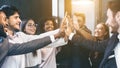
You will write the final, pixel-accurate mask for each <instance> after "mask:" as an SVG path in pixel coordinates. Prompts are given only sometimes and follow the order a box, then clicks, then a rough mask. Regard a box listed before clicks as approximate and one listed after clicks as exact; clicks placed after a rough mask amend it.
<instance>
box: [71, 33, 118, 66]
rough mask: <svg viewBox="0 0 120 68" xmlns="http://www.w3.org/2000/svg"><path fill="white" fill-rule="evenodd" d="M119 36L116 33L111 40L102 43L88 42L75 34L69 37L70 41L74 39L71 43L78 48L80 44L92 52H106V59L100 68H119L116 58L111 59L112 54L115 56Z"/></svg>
mask: <svg viewBox="0 0 120 68" xmlns="http://www.w3.org/2000/svg"><path fill="white" fill-rule="evenodd" d="M117 36H118V33H115V34H113V36H112V37H111V38H110V39H107V40H104V41H100V42H97V41H92V40H86V39H85V38H83V37H82V36H78V35H74V34H72V35H71V36H70V37H69V39H70V40H71V39H72V40H71V42H72V43H74V44H75V45H76V46H79V45H78V44H83V47H86V48H88V49H90V50H96V51H100V52H104V58H103V59H102V62H101V64H100V66H99V68H117V65H116V61H115V57H114V56H112V57H111V54H113V52H114V49H115V47H116V45H117V44H118V42H119V40H118V38H117ZM87 44H89V45H87Z"/></svg>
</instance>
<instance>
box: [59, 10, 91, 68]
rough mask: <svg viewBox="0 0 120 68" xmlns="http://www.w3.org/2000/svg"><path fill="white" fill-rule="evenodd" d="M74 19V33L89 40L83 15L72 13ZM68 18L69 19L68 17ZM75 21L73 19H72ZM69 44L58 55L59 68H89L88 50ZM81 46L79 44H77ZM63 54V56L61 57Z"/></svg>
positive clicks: (88, 32) (89, 35) (89, 36)
mask: <svg viewBox="0 0 120 68" xmlns="http://www.w3.org/2000/svg"><path fill="white" fill-rule="evenodd" d="M74 16H75V17H76V22H74V23H77V25H76V29H75V31H76V33H77V34H78V35H79V34H80V35H83V36H84V37H86V39H90V38H91V31H90V30H89V29H88V28H87V27H86V25H85V21H86V20H85V15H84V13H79V12H77V13H74ZM68 18H69V17H68ZM73 20H75V19H73ZM73 45H74V44H72V43H71V42H69V43H68V46H63V47H62V49H61V52H59V53H58V56H57V58H58V59H57V61H58V63H59V64H60V65H59V66H58V67H59V68H91V66H90V62H89V52H90V51H89V50H88V49H86V48H84V47H79V46H73ZM79 45H81V44H79ZM62 54H64V56H63V55H62Z"/></svg>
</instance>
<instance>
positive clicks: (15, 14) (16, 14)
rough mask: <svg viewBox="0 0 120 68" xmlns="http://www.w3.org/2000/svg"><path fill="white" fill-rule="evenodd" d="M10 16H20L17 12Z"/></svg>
mask: <svg viewBox="0 0 120 68" xmlns="http://www.w3.org/2000/svg"><path fill="white" fill-rule="evenodd" d="M11 16H20V15H19V13H18V12H15V13H14V14H13V15H11Z"/></svg>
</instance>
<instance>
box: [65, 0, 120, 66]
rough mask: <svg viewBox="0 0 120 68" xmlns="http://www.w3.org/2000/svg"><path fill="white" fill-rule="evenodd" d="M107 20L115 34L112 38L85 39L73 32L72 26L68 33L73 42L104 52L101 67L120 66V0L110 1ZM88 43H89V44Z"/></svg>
mask: <svg viewBox="0 0 120 68" xmlns="http://www.w3.org/2000/svg"><path fill="white" fill-rule="evenodd" d="M107 17H108V19H107V21H106V24H108V26H109V27H110V30H111V32H112V33H113V35H112V36H111V38H110V39H108V40H105V41H101V42H95V41H92V40H85V39H84V38H83V37H82V36H78V35H76V34H73V33H71V32H72V31H71V29H70V27H68V29H67V30H66V35H67V36H69V39H70V40H71V42H73V43H74V44H75V45H77V46H78V44H83V45H84V47H86V48H89V49H91V50H92V49H93V50H97V51H101V52H104V58H103V59H102V61H101V63H100V66H99V68H120V62H119V59H120V58H119V56H120V53H119V51H120V47H119V38H120V36H119V34H120V30H119V29H120V0H110V1H109V2H108V9H107ZM86 44H89V46H87V45H86Z"/></svg>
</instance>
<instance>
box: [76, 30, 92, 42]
mask: <svg viewBox="0 0 120 68" xmlns="http://www.w3.org/2000/svg"><path fill="white" fill-rule="evenodd" d="M77 33H78V34H80V35H82V36H83V37H84V38H85V39H89V40H93V36H92V35H91V34H90V33H89V32H86V31H85V30H83V29H79V30H77Z"/></svg>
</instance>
